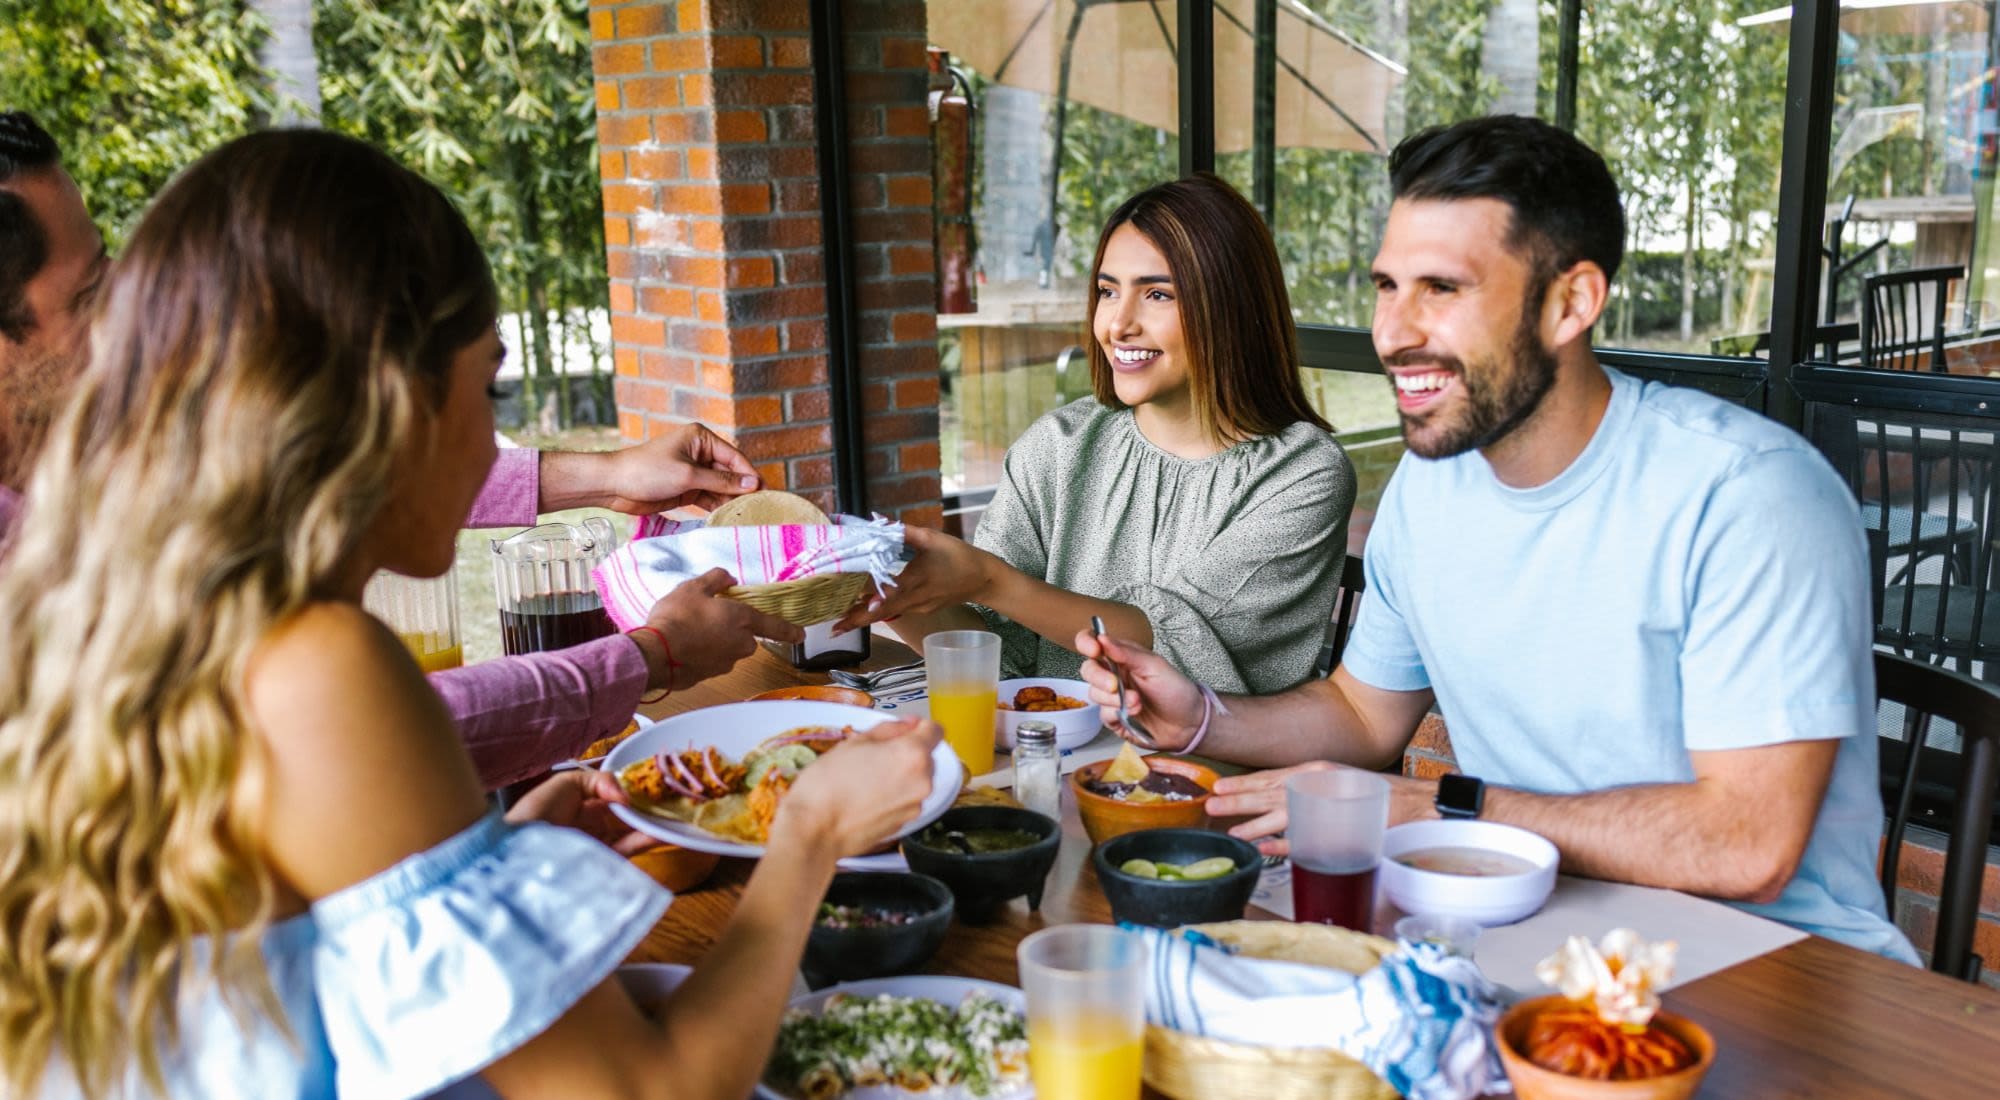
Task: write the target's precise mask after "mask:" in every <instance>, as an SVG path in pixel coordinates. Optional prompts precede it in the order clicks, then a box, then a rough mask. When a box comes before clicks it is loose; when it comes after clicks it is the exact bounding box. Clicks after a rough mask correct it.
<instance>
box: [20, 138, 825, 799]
mask: <svg viewBox="0 0 2000 1100" xmlns="http://www.w3.org/2000/svg"><path fill="white" fill-rule="evenodd" d="M108 265H109V260H108V257H107V256H106V254H105V248H104V238H103V237H102V235H100V234H99V233H98V230H97V227H96V226H95V225H94V224H93V223H92V222H91V219H90V212H89V211H88V209H86V208H85V206H84V202H83V194H82V192H81V191H80V190H79V189H78V188H77V185H76V182H75V181H74V180H73V179H71V178H70V175H69V173H68V172H66V171H64V169H63V166H62V159H61V155H60V151H59V150H58V148H57V146H56V142H55V140H54V139H53V138H52V137H50V136H49V134H48V132H47V131H46V130H44V129H43V128H42V127H41V126H40V125H38V124H37V123H36V122H35V121H34V119H32V118H30V117H29V116H28V115H26V114H24V113H22V112H19V111H10V112H0V537H4V532H5V531H6V530H7V529H9V528H11V527H12V525H13V522H14V518H15V515H16V513H17V512H18V511H19V508H20V503H21V501H20V493H21V492H22V491H23V490H24V489H25V488H26V486H25V484H24V481H25V478H26V476H27V472H28V469H29V467H30V466H31V465H32V464H33V458H34V454H35V452H36V450H37V448H38V446H39V442H40V438H41V433H42V430H43V428H44V427H45V426H46V424H47V423H48V420H49V417H50V416H52V415H53V414H54V412H55V410H56V408H57V407H58V406H59V405H60V403H61V401H62V398H63V396H64V394H65V393H66V391H67V390H68V387H69V384H70V382H71V380H72V379H74V378H75V377H76V375H77V373H78V372H79V371H81V370H82V369H83V364H84V361H85V358H86V350H85V336H86V333H87V329H88V325H89V318H90V305H91V299H92V296H93V295H94V293H95V292H96V290H97V284H98V282H99V280H101V279H102V278H103V276H104V271H105V269H106V267H107V266H108ZM757 486H758V477H757V472H756V470H755V469H753V468H752V467H751V465H750V463H749V461H748V460H746V459H745V458H744V457H743V455H742V454H741V453H739V452H738V451H737V450H736V448H734V447H732V446H730V445H729V444H728V443H727V442H724V441H723V440H722V439H721V438H720V437H719V436H717V435H715V434H714V433H713V432H710V431H709V430H708V429H707V428H704V427H702V426H701V425H699V424H687V425H681V426H678V427H675V428H672V429H670V430H668V431H667V432H665V433H664V434H662V435H658V436H655V437H654V438H652V439H650V440H648V441H646V442H645V443H642V444H639V445H637V446H633V447H628V448H625V449H624V450H620V451H608V452H602V453H580V452H579V453H565V452H536V451H531V450H524V449H508V450H503V451H501V452H500V458H499V460H498V461H497V462H495V463H494V466H493V471H492V473H491V475H490V476H489V477H488V478H487V481H486V486H485V488H484V489H483V490H481V492H480V496H479V501H478V503H476V504H475V505H474V506H473V512H472V516H471V517H470V518H469V519H468V520H467V523H468V525H469V526H473V527H515V526H528V525H531V524H533V523H535V522H536V516H537V514H538V513H539V512H542V511H555V510H558V509H564V508H582V507H600V508H611V509H615V510H617V511H621V512H628V513H632V514H635V515H648V514H651V513H654V512H663V511H666V510H667V509H670V508H678V507H683V506H687V505H696V506H700V507H712V506H713V505H715V504H719V503H721V501H722V500H724V499H726V498H728V497H732V496H736V495H738V494H741V493H744V492H747V491H749V490H751V489H755V488H757ZM731 583H732V582H731V581H730V579H729V577H728V576H727V575H726V574H724V573H723V572H722V571H721V570H716V571H714V573H712V574H711V575H709V576H706V577H700V578H696V579H695V580H692V581H689V582H688V583H687V584H684V585H682V586H681V587H680V588H678V589H676V590H674V591H673V592H671V593H669V594H668V595H667V596H665V597H664V598H662V599H661V600H660V602H659V603H658V604H656V605H654V607H653V610H652V612H651V614H649V615H648V617H647V620H646V626H647V627H650V628H652V629H650V630H649V629H643V628H642V629H638V630H634V631H633V632H632V633H630V634H614V635H612V636H610V637H608V638H600V639H598V640H596V641H593V642H587V643H585V644H583V645H578V646H572V647H570V648H568V649H564V650H560V651H557V652H553V653H535V654H528V655H525V656H521V657H509V658H504V659H502V660H498V661H487V662H484V663H482V664H479V665H475V666H472V667H469V668H461V669H451V670H447V671H444V672H438V673H433V674H432V675H431V678H430V680H431V685H432V686H433V687H435V688H436V689H437V691H438V694H439V695H440V696H442V697H443V699H444V701H445V706H446V708H447V709H449V710H450V711H451V714H452V717H453V718H454V719H455V720H456V721H457V722H458V726H459V731H460V733H461V734H462V735H463V737H464V738H465V743H466V748H467V749H468V750H469V751H470V752H471V754H472V759H473V762H474V763H475V764H476V765H477V766H478V768H479V773H480V778H481V779H482V780H483V781H484V782H485V783H486V785H487V786H488V787H489V788H494V787H499V786H502V785H504V784H507V783H511V782H514V781H516V780H519V779H524V778H528V777H530V776H534V775H537V774H540V773H541V772H543V771H545V770H547V768H548V767H549V766H550V765H551V764H554V763H556V762H557V761H560V760H564V759H567V758H569V757H572V756H575V755H576V754H577V753H578V752H579V751H581V750H582V749H583V748H584V747H585V746H587V745H589V744H590V743H591V742H592V741H595V740H598V739H599V738H603V737H608V736H610V735H612V734H615V733H617V732H618V731H619V730H621V729H623V728H624V727H625V725H626V724H627V723H628V722H630V721H631V718H632V713H633V710H634V708H635V707H637V705H638V703H639V699H640V696H642V695H643V694H645V693H646V692H648V691H658V690H660V689H662V688H666V687H670V686H671V687H686V686H688V685H690V684H693V683H696V682H698V681H700V680H703V679H706V678H707V677H710V676H714V675H717V674H719V673H721V672H724V671H727V670H728V669H729V668H730V667H731V666H732V665H734V664H735V663H736V661H737V660H739V659H740V658H743V657H747V656H749V655H750V653H751V652H752V651H753V650H754V649H755V647H756V638H757V637H758V636H760V635H761V636H763V637H767V638H774V639H780V640H784V641H800V640H802V639H803V634H802V633H801V632H800V631H799V629H798V628H797V627H795V626H792V625H791V624H789V623H786V622H783V621H782V620H779V619H775V618H772V617H771V616H768V615H764V614H762V613H760V612H757V611H754V610H752V609H751V608H749V607H748V606H747V605H744V604H740V603H737V602H736V601H734V600H728V599H723V598H721V597H720V595H719V593H720V592H721V591H722V590H723V589H724V588H727V587H728V586H729V585H730V584H731ZM654 630H657V631H658V632H659V633H660V635H663V636H665V637H667V638H671V639H673V643H674V646H673V653H672V654H671V656H670V655H669V654H668V652H667V650H666V647H665V645H664V644H663V643H662V642H661V641H660V640H659V637H657V636H655V635H654V634H653V631H654Z"/></svg>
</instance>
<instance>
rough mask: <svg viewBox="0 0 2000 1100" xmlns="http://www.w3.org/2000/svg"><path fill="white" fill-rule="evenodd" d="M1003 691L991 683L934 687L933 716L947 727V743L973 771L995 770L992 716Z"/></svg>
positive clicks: (932, 693) (932, 717)
mask: <svg viewBox="0 0 2000 1100" xmlns="http://www.w3.org/2000/svg"><path fill="white" fill-rule="evenodd" d="M999 704H1000V691H999V689H998V688H996V687H995V686H994V685H992V684H976V685H969V686H968V685H959V686H955V687H951V688H944V687H936V686H933V687H932V688H931V720H932V721H934V722H936V723H937V724H938V725H940V726H943V727H944V739H945V743H946V744H948V745H950V746H951V751H952V752H954V753H957V754H958V759H959V760H960V762H962V763H963V764H964V765H965V770H966V771H968V772H971V773H972V774H973V775H985V774H986V773H987V772H990V771H992V770H993V716H994V715H995V714H997V713H998V712H999Z"/></svg>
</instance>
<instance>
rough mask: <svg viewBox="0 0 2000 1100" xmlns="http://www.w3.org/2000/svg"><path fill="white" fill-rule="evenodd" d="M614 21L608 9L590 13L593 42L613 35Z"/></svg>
mask: <svg viewBox="0 0 2000 1100" xmlns="http://www.w3.org/2000/svg"><path fill="white" fill-rule="evenodd" d="M614 25H615V24H614V21H613V20H612V18H611V13H610V12H608V11H594V12H591V13H590V38H591V41H593V42H603V41H605V40H607V39H609V38H611V37H612V36H613V34H614V33H615V32H614V30H613V29H612V28H613V26H614Z"/></svg>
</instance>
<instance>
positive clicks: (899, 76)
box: [845, 69, 925, 104]
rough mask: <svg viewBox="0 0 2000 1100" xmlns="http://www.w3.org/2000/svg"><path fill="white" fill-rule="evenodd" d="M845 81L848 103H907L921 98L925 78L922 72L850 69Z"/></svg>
mask: <svg viewBox="0 0 2000 1100" xmlns="http://www.w3.org/2000/svg"><path fill="white" fill-rule="evenodd" d="M845 83H846V87H847V101H848V102H849V103H855V104H861V103H908V102H910V101H911V100H920V99H922V98H923V95H924V84H925V78H924V74H922V73H913V72H883V71H881V70H876V71H874V72H856V71H854V70H852V69H850V70H848V73H847V80H846V82H845Z"/></svg>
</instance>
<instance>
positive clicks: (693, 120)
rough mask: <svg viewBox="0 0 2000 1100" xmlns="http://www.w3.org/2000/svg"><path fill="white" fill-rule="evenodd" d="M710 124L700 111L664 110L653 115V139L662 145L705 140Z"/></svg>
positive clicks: (704, 114)
mask: <svg viewBox="0 0 2000 1100" xmlns="http://www.w3.org/2000/svg"><path fill="white" fill-rule="evenodd" d="M709 134H710V126H709V122H708V115H707V114H706V113H705V112H702V111H666V112H662V113H661V114H657V115H654V116H653V140H655V141H657V142H659V143H660V144H662V145H687V144H689V143H691V142H697V141H707V140H708V139H709Z"/></svg>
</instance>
